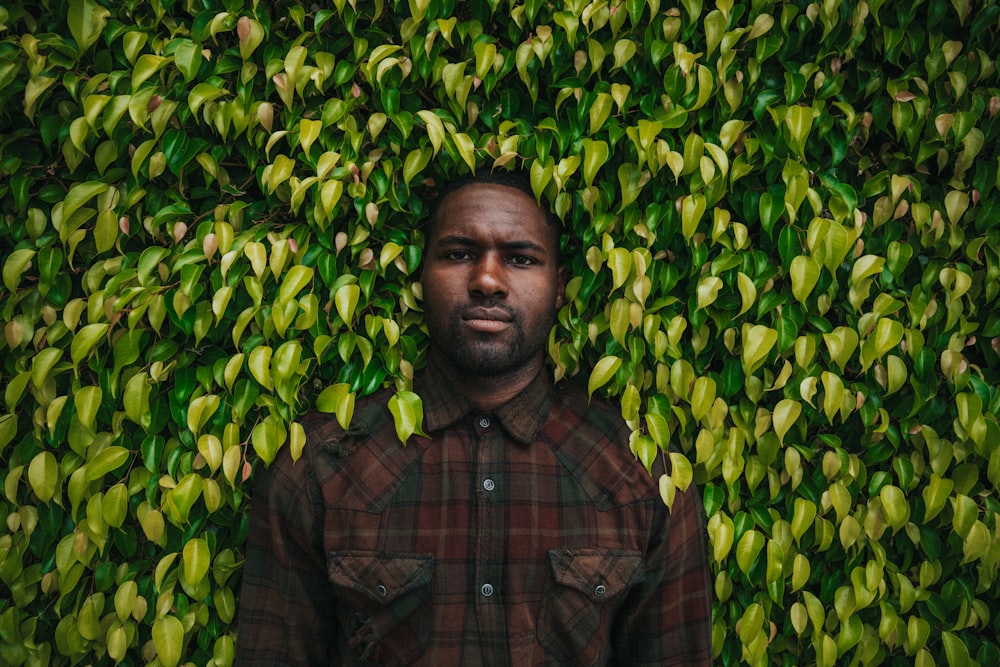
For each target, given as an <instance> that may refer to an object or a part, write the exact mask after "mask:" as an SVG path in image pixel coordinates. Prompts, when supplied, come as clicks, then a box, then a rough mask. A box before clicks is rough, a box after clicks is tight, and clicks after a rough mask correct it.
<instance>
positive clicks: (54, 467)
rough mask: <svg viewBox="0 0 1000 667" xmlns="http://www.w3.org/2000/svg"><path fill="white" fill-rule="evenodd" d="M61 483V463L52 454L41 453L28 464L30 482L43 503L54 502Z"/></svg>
mask: <svg viewBox="0 0 1000 667" xmlns="http://www.w3.org/2000/svg"><path fill="white" fill-rule="evenodd" d="M58 481H59V463H58V462H57V461H56V457H55V456H54V455H53V454H52V452H39V453H38V454H36V455H35V456H34V458H32V459H31V463H30V464H28V482H29V483H30V484H31V488H32V490H33V491H34V492H35V495H36V496H38V499H39V500H40V501H42V502H43V503H47V502H49V501H50V500H52V497H53V496H54V495H55V492H56V484H57V483H58Z"/></svg>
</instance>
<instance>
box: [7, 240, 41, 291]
mask: <svg viewBox="0 0 1000 667" xmlns="http://www.w3.org/2000/svg"><path fill="white" fill-rule="evenodd" d="M35 254H36V251H35V250H34V249H31V248H22V249H20V250H15V251H14V252H12V253H10V255H8V256H7V259H6V261H4V263H3V284H4V286H5V287H6V288H7V290H8V291H10V292H16V291H17V287H18V285H19V284H20V282H21V276H23V275H24V274H25V273H27V271H28V267H29V266H31V260H33V259H34V258H35Z"/></svg>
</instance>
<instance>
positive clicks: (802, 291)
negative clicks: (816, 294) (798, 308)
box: [789, 255, 820, 303]
mask: <svg viewBox="0 0 1000 667" xmlns="http://www.w3.org/2000/svg"><path fill="white" fill-rule="evenodd" d="M819 269H820V267H819V263H818V262H817V261H816V260H815V259H813V258H812V257H810V256H808V255H799V256H798V257H795V258H794V259H792V265H791V267H790V269H789V275H790V276H791V278H792V295H793V296H795V298H796V299H797V300H798V301H799V303H805V302H806V299H808V298H809V295H810V294H812V291H813V288H814V287H816V283H817V281H819Z"/></svg>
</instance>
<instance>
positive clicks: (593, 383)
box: [587, 356, 622, 396]
mask: <svg viewBox="0 0 1000 667" xmlns="http://www.w3.org/2000/svg"><path fill="white" fill-rule="evenodd" d="M621 365H622V360H621V359H620V358H619V357H611V356H607V357H604V358H602V359H601V360H600V361H598V362H597V363H596V364H594V370H592V371H591V372H590V379H589V380H588V381H587V393H588V394H589V395H591V396H593V395H594V392H595V391H597V390H598V389H600V388H601V387H603V386H604V385H606V384H607V383H608V382H609V381H610V380H611V378H613V377H614V376H615V373H617V372H618V369H619V368H620V367H621Z"/></svg>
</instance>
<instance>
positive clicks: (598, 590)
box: [594, 584, 608, 597]
mask: <svg viewBox="0 0 1000 667" xmlns="http://www.w3.org/2000/svg"><path fill="white" fill-rule="evenodd" d="M607 592H608V589H607V588H605V587H604V584H597V587H596V588H594V595H596V596H597V597H604V594H605V593H607Z"/></svg>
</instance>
